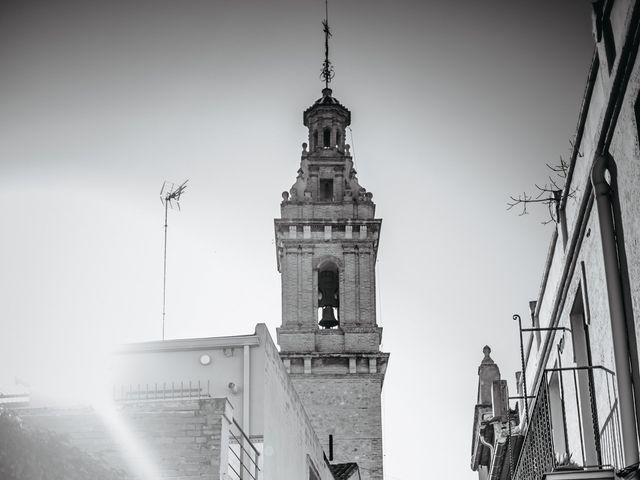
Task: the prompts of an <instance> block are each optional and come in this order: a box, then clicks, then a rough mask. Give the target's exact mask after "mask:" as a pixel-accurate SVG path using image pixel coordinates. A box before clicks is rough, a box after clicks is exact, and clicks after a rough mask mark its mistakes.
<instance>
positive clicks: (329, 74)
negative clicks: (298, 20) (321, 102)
mask: <svg viewBox="0 0 640 480" xmlns="http://www.w3.org/2000/svg"><path fill="white" fill-rule="evenodd" d="M322 30H323V31H324V62H323V63H322V73H320V77H321V78H324V84H325V88H329V82H331V80H332V79H333V77H334V76H335V72H334V71H333V65H331V62H330V61H329V37H330V36H331V30H329V4H328V0H324V20H323V21H322Z"/></svg>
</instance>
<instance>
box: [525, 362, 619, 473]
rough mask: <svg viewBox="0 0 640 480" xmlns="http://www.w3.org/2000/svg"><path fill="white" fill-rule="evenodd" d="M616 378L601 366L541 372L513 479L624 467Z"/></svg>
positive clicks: (553, 369)
mask: <svg viewBox="0 0 640 480" xmlns="http://www.w3.org/2000/svg"><path fill="white" fill-rule="evenodd" d="M614 376H615V374H614V373H613V372H612V371H611V370H609V369H607V368H604V367H601V366H589V367H570V368H552V369H547V370H545V371H544V374H543V376H542V381H541V383H540V386H539V388H538V391H537V395H536V397H535V400H534V402H533V405H532V406H531V409H530V417H529V421H528V425H527V429H526V433H525V438H524V442H523V445H522V449H521V450H520V456H519V458H518V461H517V464H516V467H515V469H514V475H513V479H514V480H541V479H542V477H543V475H544V474H545V473H549V472H553V471H557V470H590V469H605V468H607V469H610V468H616V469H618V468H621V467H622V466H623V465H622V447H621V445H622V442H621V432H620V419H619V414H618V402H617V396H616V390H615V378H614ZM600 419H603V421H602V422H600Z"/></svg>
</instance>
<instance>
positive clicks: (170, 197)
mask: <svg viewBox="0 0 640 480" xmlns="http://www.w3.org/2000/svg"><path fill="white" fill-rule="evenodd" d="M188 181H189V180H185V181H184V182H182V184H180V185H178V186H176V185H175V184H174V183H172V184H171V187H167V182H164V184H163V185H162V190H160V201H161V202H162V204H163V205H164V262H163V276H162V340H163V341H164V326H165V317H166V313H167V311H166V305H167V229H168V227H169V222H168V221H167V220H168V218H169V207H171V208H173V203H172V202H173V201H175V202H176V205H177V206H178V210H180V196H181V195H182V194H183V193H184V190H185V188H187V182H188Z"/></svg>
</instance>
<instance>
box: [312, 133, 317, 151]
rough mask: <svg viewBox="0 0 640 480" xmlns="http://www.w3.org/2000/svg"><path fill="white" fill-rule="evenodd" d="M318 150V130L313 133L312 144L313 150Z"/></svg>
mask: <svg viewBox="0 0 640 480" xmlns="http://www.w3.org/2000/svg"><path fill="white" fill-rule="evenodd" d="M316 148H318V130H314V131H313V143H312V144H311V150H315V149H316Z"/></svg>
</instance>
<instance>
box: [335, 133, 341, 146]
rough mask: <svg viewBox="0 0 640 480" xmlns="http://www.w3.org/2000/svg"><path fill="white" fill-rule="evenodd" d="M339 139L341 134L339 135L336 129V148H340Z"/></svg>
mask: <svg viewBox="0 0 640 480" xmlns="http://www.w3.org/2000/svg"><path fill="white" fill-rule="evenodd" d="M340 140H341V135H340V130H338V131H337V132H336V146H337V147H338V148H340V146H341V142H340Z"/></svg>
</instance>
